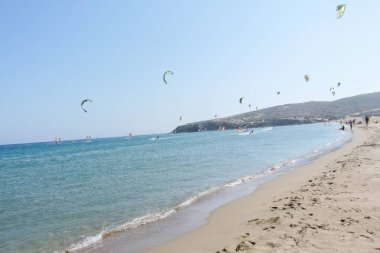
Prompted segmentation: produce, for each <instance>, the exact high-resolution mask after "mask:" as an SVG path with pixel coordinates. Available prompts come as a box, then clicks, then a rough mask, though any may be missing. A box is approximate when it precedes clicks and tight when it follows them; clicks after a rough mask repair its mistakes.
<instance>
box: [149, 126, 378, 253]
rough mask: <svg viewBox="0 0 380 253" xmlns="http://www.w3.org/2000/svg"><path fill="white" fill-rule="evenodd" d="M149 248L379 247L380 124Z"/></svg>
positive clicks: (161, 252) (171, 251)
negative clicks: (178, 234)
mask: <svg viewBox="0 0 380 253" xmlns="http://www.w3.org/2000/svg"><path fill="white" fill-rule="evenodd" d="M354 131H355V136H354V139H353V141H352V142H350V143H348V144H346V145H344V146H343V147H342V148H340V149H338V150H336V151H334V152H331V153H329V154H326V155H324V156H322V157H320V158H318V159H317V160H315V161H313V162H311V163H310V164H308V165H306V166H302V167H299V168H297V169H294V170H292V171H290V172H289V173H287V174H285V175H283V176H281V177H278V178H276V179H274V180H272V181H270V182H267V183H265V184H263V185H262V186H260V187H259V188H258V189H257V190H256V191H255V192H254V193H252V194H250V195H248V196H246V197H244V198H242V199H239V200H237V201H234V202H232V203H230V204H227V205H225V206H223V207H221V208H219V209H217V210H215V211H213V212H212V214H211V215H210V217H209V218H208V222H207V224H205V225H203V226H201V227H199V228H198V229H196V230H193V231H191V232H189V233H187V234H184V235H182V236H180V237H178V238H176V239H175V240H172V241H170V242H167V243H164V244H162V245H159V246H157V247H154V248H152V249H150V250H147V251H146V253H178V252H181V253H197V252H199V253H222V252H228V253H231V252H247V253H249V252H380V125H372V126H370V127H369V129H365V127H363V126H356V127H355V128H354Z"/></svg>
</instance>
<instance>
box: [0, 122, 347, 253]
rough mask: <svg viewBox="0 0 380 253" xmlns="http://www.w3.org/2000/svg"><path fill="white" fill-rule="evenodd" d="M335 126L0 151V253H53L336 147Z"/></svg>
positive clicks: (339, 140)
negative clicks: (249, 133)
mask: <svg viewBox="0 0 380 253" xmlns="http://www.w3.org/2000/svg"><path fill="white" fill-rule="evenodd" d="M338 128H339V126H338V125H337V124H327V125H324V124H312V125H297V126H283V127H274V128H271V127H269V128H257V129H254V133H255V134H253V135H247V134H245V133H239V132H238V131H236V130H234V131H232V130H231V131H225V132H202V133H189V134H177V135H171V134H165V135H160V138H159V139H158V140H157V139H155V136H149V135H146V136H136V137H133V138H132V139H127V138H125V137H120V138H106V139H97V140H94V141H92V142H85V141H76V142H72V141H66V142H63V143H61V144H58V145H56V144H53V143H35V144H18V145H3V146H0V252H10V253H12V252H55V251H56V252H61V251H64V250H67V249H70V250H74V249H80V248H83V247H86V246H88V245H91V244H93V243H96V242H99V241H101V240H102V239H101V238H102V236H103V235H104V234H105V233H108V232H113V231H123V230H126V229H133V228H135V227H139V226H140V225H142V224H146V223H150V222H154V221H156V220H159V219H163V218H165V217H168V216H170V215H172V214H173V213H175V212H177V211H178V210H180V209H181V208H184V207H185V206H189V205H192V204H193V203H195V202H197V201H198V200H199V199H202V198H203V197H205V196H208V195H210V194H213V193H215V192H218V191H223V190H225V189H227V188H231V187H234V186H235V185H239V184H249V183H252V182H254V180H255V177H257V176H265V175H266V174H270V173H271V172H272V171H276V170H281V168H283V167H284V166H288V165H289V164H293V163H297V161H301V160H305V159H309V158H312V157H314V156H316V155H317V154H320V153H322V152H327V151H329V150H332V149H334V148H337V147H339V146H340V145H342V144H343V143H345V142H347V141H348V140H350V138H351V134H349V133H345V132H341V131H338V130H337V129H338Z"/></svg>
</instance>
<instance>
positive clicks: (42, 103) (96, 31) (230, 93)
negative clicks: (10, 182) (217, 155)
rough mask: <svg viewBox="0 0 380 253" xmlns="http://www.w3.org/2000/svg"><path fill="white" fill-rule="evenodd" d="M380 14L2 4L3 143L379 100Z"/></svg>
mask: <svg viewBox="0 0 380 253" xmlns="http://www.w3.org/2000/svg"><path fill="white" fill-rule="evenodd" d="M340 3H346V4H347V9H346V13H345V15H344V16H343V18H341V19H339V20H337V19H336V13H335V9H336V5H338V4H340ZM379 13H380V1H378V0H372V1H370V0H368V1H344V2H342V1H335V0H321V1H299V0H287V1H284V0H277V1H274V0H265V1H264V0H263V1H254V0H238V1H236V0H234V1H232V0H229V1H227V0H192V1H187V0H171V1H169V0H164V1H153V0H150V1H146V0H135V1H126V0H120V1H119V0H118V1H116V0H115V1H112V0H107V1H106V0H103V1H98V0H88V1H81V0H61V1H50V0H49V1H48V0H46V1H39V0H34V1H26V0H25V1H19V0H12V1H0V34H1V37H0V38H1V39H0V121H1V122H0V143H1V144H5V143H20V142H34V141H45V140H53V138H54V136H60V137H61V138H62V139H72V138H84V137H85V136H86V135H91V136H93V137H95V136H98V137H106V136H120V135H125V134H127V133H128V132H133V133H134V134H144V133H152V132H156V133H157V132H168V131H171V130H172V129H174V128H175V127H176V126H177V125H178V124H179V123H180V122H179V120H178V117H179V115H182V116H183V121H182V122H181V123H187V122H192V121H199V120H204V119H210V118H213V116H214V114H218V115H219V117H222V116H228V115H232V114H237V113H242V112H246V111H248V110H249V108H248V103H251V104H252V106H253V107H255V106H259V107H260V108H263V107H268V106H273V105H277V104H284V103H294V102H303V101H309V100H332V99H333V98H335V99H338V98H342V97H347V96H352V95H357V94H361V93H367V92H375V91H379V90H380V85H379V81H378V73H379V71H380V50H379V45H380V15H379ZM166 70H172V71H173V72H174V75H173V76H170V77H169V78H168V79H170V80H169V84H168V85H164V84H163V82H162V74H163V72H164V71H166ZM304 74H310V77H311V80H310V82H308V83H306V82H305V81H304V79H303V76H304ZM337 82H341V83H342V86H341V87H340V88H339V89H337V94H336V96H335V97H332V96H331V94H330V93H329V87H330V86H334V85H336V83H337ZM278 90H279V91H281V95H280V96H276V94H275V93H276V91H278ZM241 96H244V97H246V100H245V102H246V104H245V105H243V106H242V105H240V104H239V103H238V99H239V97H241ZM84 98H91V99H93V101H94V103H93V104H89V105H88V113H87V114H86V113H84V112H83V111H82V110H81V108H80V102H81V100H82V99H84ZM252 109H253V108H252Z"/></svg>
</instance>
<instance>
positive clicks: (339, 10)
mask: <svg viewBox="0 0 380 253" xmlns="http://www.w3.org/2000/svg"><path fill="white" fill-rule="evenodd" d="M345 11H346V5H345V4H340V5H338V6H337V7H336V18H337V19H339V18H341V17H343V14H344V12H345Z"/></svg>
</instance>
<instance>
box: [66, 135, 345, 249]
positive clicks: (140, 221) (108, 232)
mask: <svg viewBox="0 0 380 253" xmlns="http://www.w3.org/2000/svg"><path fill="white" fill-rule="evenodd" d="M342 141H345V142H347V141H349V138H347V139H340V138H337V139H335V143H332V142H328V143H327V144H326V145H325V147H324V148H322V147H318V148H315V149H313V150H312V151H311V152H310V153H307V154H305V155H303V156H301V157H298V158H297V159H290V160H287V161H284V162H280V163H277V164H273V165H271V166H269V167H267V168H265V169H263V170H261V171H258V172H256V173H255V174H254V175H248V176H244V177H241V178H238V179H235V180H232V181H230V182H227V183H225V184H223V185H220V186H216V187H211V188H209V189H207V190H205V191H202V192H199V193H197V194H196V195H194V196H191V197H190V198H188V199H186V200H185V201H183V202H181V203H180V204H178V205H177V206H175V207H173V208H170V209H166V210H164V211H159V212H154V213H148V214H146V215H144V216H140V217H137V218H135V219H133V220H132V221H129V222H126V223H124V224H122V225H119V226H116V227H114V228H111V229H104V230H103V231H101V232H100V233H98V234H96V235H91V236H88V237H85V238H84V239H83V240H81V241H79V242H78V243H75V244H73V245H71V246H70V247H68V248H67V251H69V252H72V251H77V250H80V249H83V248H87V247H89V246H91V245H94V244H96V243H98V242H100V241H101V240H103V239H106V238H108V237H110V236H112V235H114V234H117V233H120V232H124V231H127V230H129V229H134V228H137V227H139V226H142V225H145V224H149V223H153V222H156V221H158V220H161V219H165V218H167V217H169V216H170V215H172V214H174V213H176V212H177V211H179V210H181V209H183V208H185V207H187V206H190V205H192V204H194V203H196V202H198V201H200V200H202V199H205V198H206V197H208V196H210V195H212V194H215V193H218V192H221V191H224V190H226V189H229V188H232V187H235V186H238V185H241V184H243V183H246V182H249V181H252V180H254V179H257V178H259V177H265V176H268V175H271V174H273V173H275V172H278V171H279V170H281V169H283V168H287V167H288V168H289V167H291V166H294V165H295V164H296V163H297V162H299V161H302V160H308V159H310V158H313V157H317V156H318V155H320V154H321V153H323V151H326V152H327V151H328V150H332V149H331V146H333V145H332V144H336V143H338V142H342ZM326 147H328V148H326Z"/></svg>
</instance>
